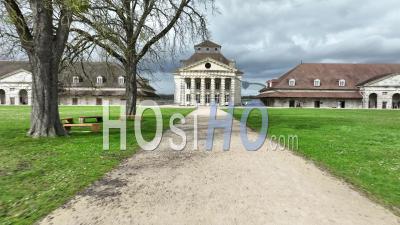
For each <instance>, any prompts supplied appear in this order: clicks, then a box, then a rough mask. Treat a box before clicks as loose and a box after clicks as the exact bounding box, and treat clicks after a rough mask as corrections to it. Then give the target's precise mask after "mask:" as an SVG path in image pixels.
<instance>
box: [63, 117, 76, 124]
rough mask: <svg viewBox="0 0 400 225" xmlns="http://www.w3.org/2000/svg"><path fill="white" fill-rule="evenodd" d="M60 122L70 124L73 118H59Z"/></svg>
mask: <svg viewBox="0 0 400 225" xmlns="http://www.w3.org/2000/svg"><path fill="white" fill-rule="evenodd" d="M61 123H66V124H71V123H74V118H72V117H71V118H63V119H61Z"/></svg>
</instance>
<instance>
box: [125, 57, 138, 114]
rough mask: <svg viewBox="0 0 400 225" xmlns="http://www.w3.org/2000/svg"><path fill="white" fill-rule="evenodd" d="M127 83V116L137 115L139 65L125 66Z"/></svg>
mask: <svg viewBox="0 0 400 225" xmlns="http://www.w3.org/2000/svg"><path fill="white" fill-rule="evenodd" d="M125 74H126V76H127V83H126V115H127V116H134V115H136V107H137V106H136V101H137V64H132V65H127V66H125Z"/></svg>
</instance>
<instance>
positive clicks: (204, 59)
mask: <svg viewBox="0 0 400 225" xmlns="http://www.w3.org/2000/svg"><path fill="white" fill-rule="evenodd" d="M194 50H195V53H194V54H193V55H192V56H191V57H190V58H189V59H187V60H183V61H181V64H182V66H181V67H180V68H179V69H177V70H176V71H175V73H174V74H173V75H174V80H175V100H174V101H175V104H179V105H185V106H189V105H190V106H194V105H201V106H205V105H210V104H213V103H215V104H218V105H221V106H222V105H228V104H229V103H230V102H232V103H233V104H234V105H240V104H241V81H242V76H243V72H241V71H240V70H239V69H238V68H237V67H236V63H235V61H231V60H228V59H227V58H226V57H225V56H224V55H223V54H222V53H221V46H220V45H218V44H215V43H213V42H211V41H204V42H203V43H201V44H198V45H196V46H194Z"/></svg>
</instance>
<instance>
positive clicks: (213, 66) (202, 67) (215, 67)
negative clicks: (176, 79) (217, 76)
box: [180, 58, 236, 72]
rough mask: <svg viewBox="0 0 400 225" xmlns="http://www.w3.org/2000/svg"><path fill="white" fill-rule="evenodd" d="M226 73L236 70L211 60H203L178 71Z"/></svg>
mask: <svg viewBox="0 0 400 225" xmlns="http://www.w3.org/2000/svg"><path fill="white" fill-rule="evenodd" d="M207 70H210V71H228V72H235V71H236V68H234V67H230V66H228V65H226V64H224V63H221V62H218V61H217V60H214V59H212V58H205V59H203V60H200V61H198V62H195V63H193V64H191V65H188V66H186V67H183V68H181V69H180V71H184V72H189V71H207Z"/></svg>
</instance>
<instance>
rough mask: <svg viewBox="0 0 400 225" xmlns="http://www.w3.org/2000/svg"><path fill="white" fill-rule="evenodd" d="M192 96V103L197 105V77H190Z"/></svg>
mask: <svg viewBox="0 0 400 225" xmlns="http://www.w3.org/2000/svg"><path fill="white" fill-rule="evenodd" d="M190 98H191V104H192V105H196V79H195V78H191V79H190Z"/></svg>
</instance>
